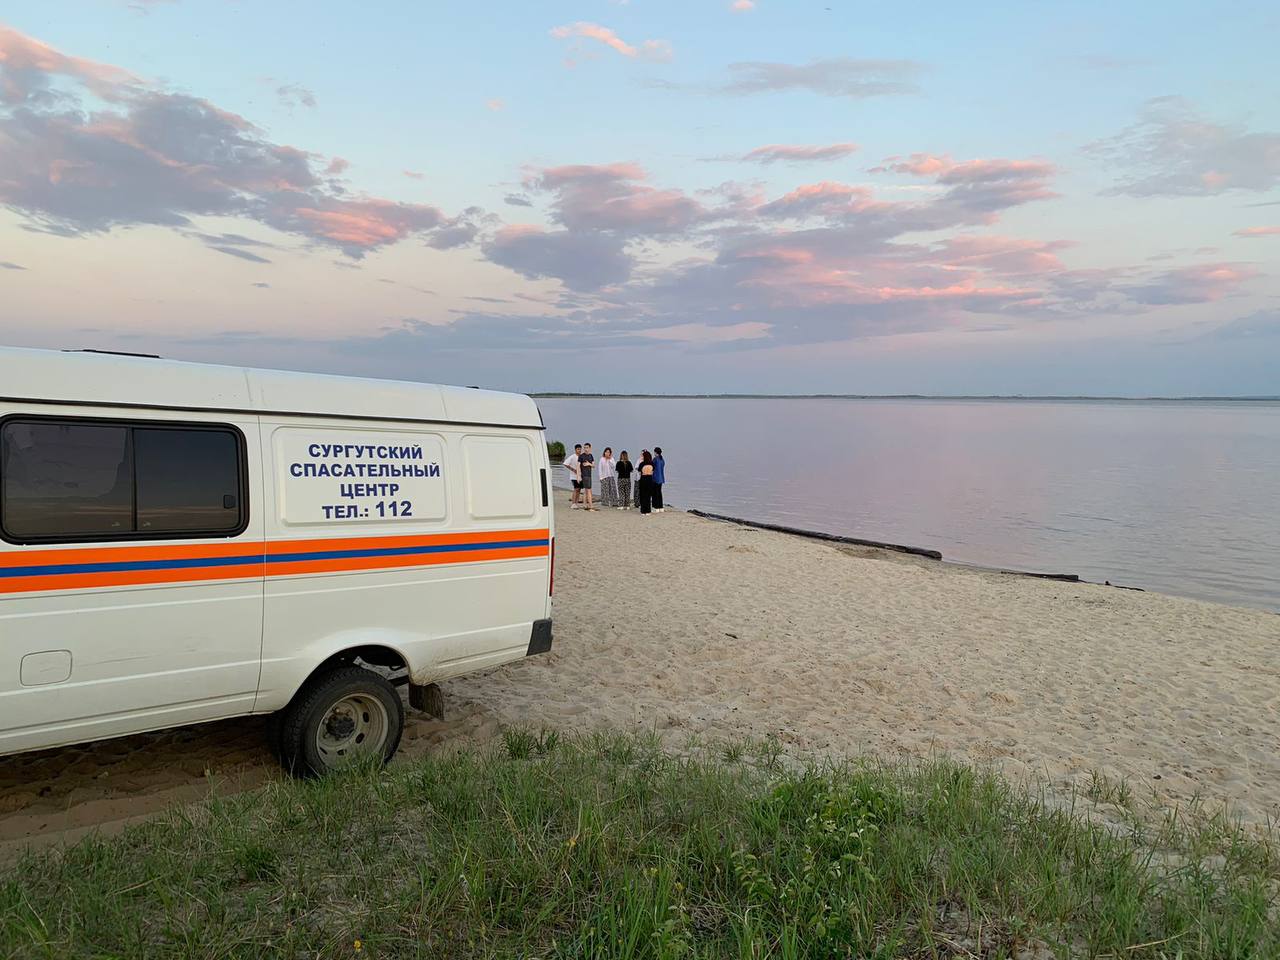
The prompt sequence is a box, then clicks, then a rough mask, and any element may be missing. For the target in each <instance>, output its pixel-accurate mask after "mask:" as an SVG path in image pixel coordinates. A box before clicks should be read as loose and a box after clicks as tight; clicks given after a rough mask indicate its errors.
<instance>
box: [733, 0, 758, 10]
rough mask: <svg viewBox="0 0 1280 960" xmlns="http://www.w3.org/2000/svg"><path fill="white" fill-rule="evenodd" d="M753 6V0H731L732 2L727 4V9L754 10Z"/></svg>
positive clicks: (754, 6)
mask: <svg viewBox="0 0 1280 960" xmlns="http://www.w3.org/2000/svg"><path fill="white" fill-rule="evenodd" d="M755 8H756V5H755V2H754V0H733V3H731V4H729V9H730V10H732V11H733V12H734V13H746V12H747V11H748V10H754V9H755Z"/></svg>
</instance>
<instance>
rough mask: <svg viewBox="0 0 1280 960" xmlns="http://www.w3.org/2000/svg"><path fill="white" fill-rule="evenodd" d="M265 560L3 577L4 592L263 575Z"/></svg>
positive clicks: (79, 588) (1, 590) (0, 591)
mask: <svg viewBox="0 0 1280 960" xmlns="http://www.w3.org/2000/svg"><path fill="white" fill-rule="evenodd" d="M262 572H263V565H262V564H261V563H254V564H246V565H245V566H243V567H241V566H235V567H209V568H206V569H203V570H127V571H118V572H114V573H66V574H60V575H57V576H44V577H10V578H8V579H5V580H0V594H3V593H31V592H34V591H37V590H90V589H93V588H94V587H135V586H147V585H150V584H166V583H167V584H175V585H176V584H181V583H200V582H203V581H206V580H244V579H247V578H255V579H256V578H261V577H262Z"/></svg>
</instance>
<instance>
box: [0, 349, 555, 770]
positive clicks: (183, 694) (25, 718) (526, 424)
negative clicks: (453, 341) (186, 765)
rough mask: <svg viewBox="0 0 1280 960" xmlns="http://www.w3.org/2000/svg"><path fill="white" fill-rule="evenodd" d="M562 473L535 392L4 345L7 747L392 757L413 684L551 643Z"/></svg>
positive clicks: (2, 651)
mask: <svg viewBox="0 0 1280 960" xmlns="http://www.w3.org/2000/svg"><path fill="white" fill-rule="evenodd" d="M548 468H549V464H548V462H547V448H546V443H545V441H544V435H543V426H542V418H541V416H540V414H539V412H538V408H537V406H536V405H535V404H534V402H533V401H532V400H531V399H529V398H528V397H525V396H519V395H515V394H505V393H492V392H488V391H483V390H475V389H468V388H457V387H439V386H430V385H427V384H420V383H403V382H393V381H380V380H361V379H353V378H348V377H328V376H315V375H310V374H300V373H285V372H280V371H270V370H248V369H242V368H237V367H218V366H207V365H203V364H191V363H177V362H172V361H166V360H160V359H155V358H145V357H137V356H127V355H117V354H103V353H95V352H57V351H44V350H17V349H3V348H0V663H2V664H3V668H2V669H0V754H4V753H15V752H18V751H23V750H36V749H41V748H44V747H53V746H59V745H62V744H68V743H75V742H81V741H86V740H95V739H100V738H104V737H116V736H122V735H124V734H131V733H139V732H141V731H145V730H154V729H158V728H161V727H172V726H178V725H181V724H188V723H199V722H203V721H208V720H217V719H220V718H224V717H233V716H237V715H243V714H275V722H273V723H272V724H271V725H270V728H271V729H272V731H273V733H272V739H273V740H274V741H275V743H274V746H275V748H276V750H277V752H278V754H279V756H280V758H281V760H282V762H283V763H284V764H285V766H286V767H287V768H288V769H290V770H291V771H294V772H296V773H300V774H314V773H320V772H324V771H326V770H328V769H332V768H334V767H336V766H340V765H342V764H344V763H346V762H348V761H349V760H350V759H351V758H353V757H355V756H358V755H365V754H369V753H380V754H381V755H382V756H383V757H384V758H390V756H391V755H392V754H393V753H394V752H395V749H396V746H397V745H398V743H399V740H400V732H401V728H402V725H403V720H404V713H403V708H402V706H401V701H400V697H399V695H398V693H397V691H396V689H395V687H394V686H393V681H396V680H402V681H405V682H408V683H409V685H410V686H409V694H410V695H409V700H410V703H411V704H413V705H414V706H416V707H421V708H424V709H428V708H431V709H432V710H433V712H439V710H438V703H439V700H438V693H439V688H438V687H435V686H434V683H435V681H438V680H441V679H444V678H446V677H451V676H456V675H458V674H461V673H467V672H470V671H473V670H479V669H482V668H486V667H492V666H496V665H498V664H501V663H506V662H507V661H510V660H514V659H516V658H518V657H523V656H527V655H529V654H535V653H541V652H544V651H546V650H548V649H550V647H551V619H550V617H551V589H552V563H553V556H554V538H553V528H552V526H553V521H552V508H551V502H550V498H549V489H548V484H549V477H548ZM371 668H374V669H371Z"/></svg>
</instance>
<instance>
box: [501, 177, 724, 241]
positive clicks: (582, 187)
mask: <svg viewBox="0 0 1280 960" xmlns="http://www.w3.org/2000/svg"><path fill="white" fill-rule="evenodd" d="M645 179H646V175H645V171H644V169H643V168H642V167H640V166H639V164H635V163H609V164H599V165H589V164H574V165H570V166H563V167H549V168H548V169H546V170H543V171H541V172H539V173H536V174H534V175H532V176H531V177H529V178H527V179H526V181H525V187H526V188H527V189H530V190H541V191H544V192H550V193H554V194H555V195H556V197H555V199H554V201H553V202H552V204H551V209H552V213H553V215H554V216H555V218H556V219H557V220H558V221H559V222H560V223H562V224H564V225H565V226H566V227H569V228H570V229H575V230H612V231H617V232H620V233H628V234H648V235H654V234H673V233H679V232H682V231H684V230H687V229H688V228H690V227H691V226H693V225H694V224H696V223H698V222H700V221H702V220H703V219H705V218H706V217H707V216H708V211H707V208H706V207H704V206H703V205H702V204H701V203H699V202H698V201H697V200H695V199H694V198H692V197H690V196H688V195H687V194H685V193H684V192H683V191H680V190H669V189H659V188H657V187H652V186H649V185H648V184H647V183H644V182H643V181H644V180H645Z"/></svg>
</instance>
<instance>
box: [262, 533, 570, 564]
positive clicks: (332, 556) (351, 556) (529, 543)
mask: <svg viewBox="0 0 1280 960" xmlns="http://www.w3.org/2000/svg"><path fill="white" fill-rule="evenodd" d="M550 542H551V541H550V540H548V539H546V538H545V537H544V538H542V539H540V540H496V541H486V542H484V543H440V544H432V545H430V546H418V547H375V548H372V549H368V550H321V551H318V552H315V553H274V554H270V555H268V557H267V563H297V562H299V561H303V560H356V559H361V558H364V557H408V556H412V555H414V554H418V553H422V554H428V553H455V552H464V551H468V550H511V549H515V548H517V547H545V546H547V545H548V544H549V543H550Z"/></svg>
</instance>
